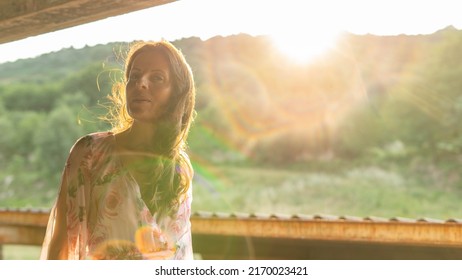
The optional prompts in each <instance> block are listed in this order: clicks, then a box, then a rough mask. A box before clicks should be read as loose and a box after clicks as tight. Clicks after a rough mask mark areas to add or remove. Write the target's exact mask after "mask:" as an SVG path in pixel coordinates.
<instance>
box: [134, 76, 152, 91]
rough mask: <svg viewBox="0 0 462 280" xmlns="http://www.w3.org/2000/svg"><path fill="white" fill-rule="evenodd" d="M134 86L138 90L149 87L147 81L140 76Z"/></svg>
mask: <svg viewBox="0 0 462 280" xmlns="http://www.w3.org/2000/svg"><path fill="white" fill-rule="evenodd" d="M136 85H137V86H138V88H140V89H148V87H149V81H148V79H147V78H146V77H144V76H142V77H140V78H139V79H138V81H137V83H136Z"/></svg>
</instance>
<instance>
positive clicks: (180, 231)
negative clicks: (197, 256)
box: [172, 185, 193, 260]
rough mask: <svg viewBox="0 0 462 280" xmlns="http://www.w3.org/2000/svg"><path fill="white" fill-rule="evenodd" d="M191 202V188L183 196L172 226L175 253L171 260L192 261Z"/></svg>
mask: <svg viewBox="0 0 462 280" xmlns="http://www.w3.org/2000/svg"><path fill="white" fill-rule="evenodd" d="M191 202H192V186H191V185H190V187H189V190H188V192H187V194H186V196H185V199H184V200H183V202H182V203H181V204H180V207H179V209H178V214H177V218H176V220H175V222H174V224H173V227H174V228H173V230H172V232H174V235H176V236H175V238H174V239H175V240H176V244H175V246H176V251H175V255H174V257H173V259H175V260H192V259H193V248H192V234H191V220H190V218H191Z"/></svg>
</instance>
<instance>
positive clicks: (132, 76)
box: [128, 73, 140, 82]
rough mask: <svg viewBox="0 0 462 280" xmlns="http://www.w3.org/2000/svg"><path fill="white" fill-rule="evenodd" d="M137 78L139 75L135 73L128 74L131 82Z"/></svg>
mask: <svg viewBox="0 0 462 280" xmlns="http://www.w3.org/2000/svg"><path fill="white" fill-rule="evenodd" d="M139 78H140V75H139V74H136V73H133V74H130V76H129V77H128V79H129V81H132V82H134V81H138V79H139Z"/></svg>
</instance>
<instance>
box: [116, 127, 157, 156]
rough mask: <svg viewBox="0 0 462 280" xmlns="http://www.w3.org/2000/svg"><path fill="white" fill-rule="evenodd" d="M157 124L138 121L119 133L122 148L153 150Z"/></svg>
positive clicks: (119, 142)
mask: <svg viewBox="0 0 462 280" xmlns="http://www.w3.org/2000/svg"><path fill="white" fill-rule="evenodd" d="M156 131H157V126H156V125H154V124H147V123H137V122H134V123H133V125H132V126H131V127H130V128H129V129H127V130H125V131H123V132H121V133H120V134H119V139H118V144H119V145H120V148H122V149H124V150H130V151H142V152H147V151H153V150H154V143H155V141H154V139H155V135H156Z"/></svg>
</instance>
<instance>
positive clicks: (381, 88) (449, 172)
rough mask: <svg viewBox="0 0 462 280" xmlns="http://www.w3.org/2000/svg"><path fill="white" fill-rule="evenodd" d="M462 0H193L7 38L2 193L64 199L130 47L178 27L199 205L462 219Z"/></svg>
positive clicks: (1, 85) (37, 200)
mask: <svg viewBox="0 0 462 280" xmlns="http://www.w3.org/2000/svg"><path fill="white" fill-rule="evenodd" d="M457 8H458V7H457V1H443V0H439V1H359V0H356V1H332V0H331V1H256V0H254V1H237V0H229V1H224V0H219V1H218V0H182V1H177V2H173V3H170V4H166V5H162V6H158V7H154V8H152V9H147V10H143V11H140V12H135V13H131V14H127V15H123V16H118V17H113V18H108V19H106V20H102V21H98V22H94V23H89V24H85V25H82V26H78V27H74V28H69V29H65V30H61V31H57V32H53V33H49V34H44V35H40V36H37V37H31V38H27V39H24V40H20V41H16V42H11V43H6V44H2V45H0V62H1V63H2V64H0V94H1V95H0V102H1V103H0V113H1V114H0V130H1V131H2V135H1V136H0V146H1V148H0V149H1V151H0V152H1V153H0V158H1V161H0V162H1V171H0V206H8V207H45V208H47V207H50V206H51V204H52V202H53V201H54V198H55V197H56V193H57V187H58V182H59V176H60V172H61V169H62V167H63V164H64V160H65V158H66V156H67V153H68V151H69V148H70V146H71V145H72V143H73V141H75V140H76V139H77V137H79V136H81V135H83V134H84V133H89V132H92V131H96V130H103V129H108V126H107V125H105V124H104V123H102V122H101V121H99V119H98V116H100V115H101V114H103V113H104V109H102V107H101V106H100V105H101V104H103V105H104V104H105V102H106V99H105V95H106V94H107V93H108V92H109V88H110V83H111V82H112V81H113V80H114V79H116V78H117V75H120V72H118V71H115V70H114V69H120V65H121V64H120V63H121V62H120V60H118V57H117V55H118V54H120V53H121V52H122V49H123V48H124V47H126V46H127V43H128V42H131V41H133V40H156V39H160V38H165V39H167V40H170V41H172V42H174V44H175V45H177V46H178V47H179V48H181V49H182V51H183V52H184V53H185V55H186V58H187V59H188V61H189V62H190V63H191V65H192V68H193V70H194V74H195V76H196V82H197V86H198V97H197V98H198V100H197V112H198V115H197V119H196V121H195V124H194V126H193V128H192V130H191V137H190V140H189V147H190V155H191V158H192V160H193V164H194V168H195V171H196V174H195V179H194V204H193V208H194V210H196V211H199V210H205V211H222V212H236V211H238V212H248V213H251V212H264V213H285V214H295V213H301V214H314V213H326V214H333V215H353V216H369V215H374V216H385V217H392V216H407V217H423V216H425V217H434V218H441V219H446V218H450V217H460V216H461V215H460V210H459V207H458V206H459V202H458V200H457V199H456V198H457V197H459V196H460V194H461V193H460V192H461V191H462V190H461V188H460V184H461V183H462V179H461V178H460V175H459V172H458V164H459V163H460V162H461V161H462V159H460V157H458V152H459V151H460V149H461V148H462V130H461V129H460V128H459V127H458V120H459V119H460V117H461V115H462V95H461V92H462V85H461V83H460V82H459V77H460V76H461V75H462V69H461V66H460V65H462V61H461V57H460V55H459V50H460V48H461V47H462V35H461V32H460V31H459V28H462V17H461V16H460V14H459V13H458V11H459V10H458V9H457ZM451 26H452V27H451ZM31 194H34V195H31Z"/></svg>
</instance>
